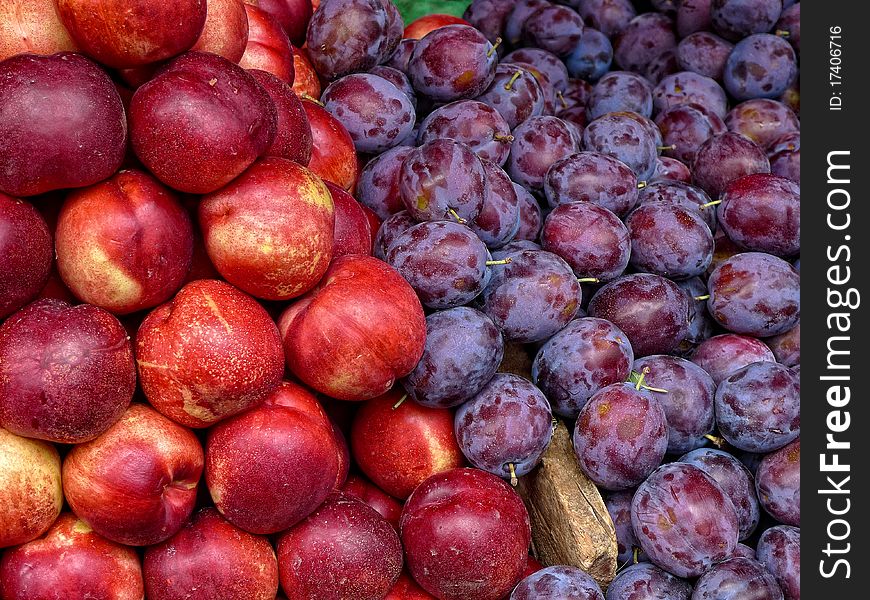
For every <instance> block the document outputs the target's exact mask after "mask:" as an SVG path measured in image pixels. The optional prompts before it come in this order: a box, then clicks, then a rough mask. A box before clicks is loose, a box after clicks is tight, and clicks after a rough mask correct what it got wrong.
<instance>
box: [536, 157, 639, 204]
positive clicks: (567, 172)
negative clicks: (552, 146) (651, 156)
mask: <svg viewBox="0 0 870 600" xmlns="http://www.w3.org/2000/svg"><path fill="white" fill-rule="evenodd" d="M544 194H545V195H546V196H547V203H548V204H549V205H550V206H551V207H552V208H556V207H557V206H558V205H560V204H566V203H569V202H591V203H593V204H597V205H598V206H601V207H604V208H606V209H607V210H609V211H611V212H613V213H615V214H616V215H617V216H619V217H624V216H625V215H626V214H628V213H629V212H630V211H631V210H632V209H634V207H635V206H636V205H637V201H638V182H637V176H636V175H635V174H634V171H632V170H631V168H630V167H629V166H628V165H626V164H625V163H624V162H622V161H620V160H618V159H616V158H614V157H612V156H608V155H606V154H600V153H597V152H578V153H576V154H572V155H571V156H569V157H567V158H564V159H562V160H559V161H557V162H554V163H553V164H552V165H551V166H550V168H549V169H548V171H547V176H546V179H545V180H544Z"/></svg>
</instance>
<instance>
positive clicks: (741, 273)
mask: <svg viewBox="0 0 870 600" xmlns="http://www.w3.org/2000/svg"><path fill="white" fill-rule="evenodd" d="M707 288H708V290H709V292H710V299H709V300H707V308H708V309H709V311H710V314H711V315H712V316H713V318H714V319H716V321H717V322H718V323H719V324H720V325H722V326H723V327H725V328H726V329H728V330H729V331H733V332H734V333H741V334H745V335H751V336H756V337H768V336H773V335H779V334H781V333H785V332H786V331H788V330H789V329H791V328H792V327H794V326H795V325H796V324H797V323H798V321H799V320H800V274H799V273H798V272H797V270H796V269H795V268H794V267H793V266H792V265H790V264H789V263H787V262H786V261H784V260H782V259H780V258H777V257H775V256H772V255H770V254H763V253H760V252H745V253H743V254H736V255H735V256H733V257H731V258H729V259H728V260H726V261H724V262H723V263H721V264H720V265H719V266H717V267H716V269H715V270H714V271H713V273H712V274H711V275H710V278H709V279H708V281H707ZM738 290H740V291H739V292H738Z"/></svg>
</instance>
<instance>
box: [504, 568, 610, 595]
mask: <svg viewBox="0 0 870 600" xmlns="http://www.w3.org/2000/svg"><path fill="white" fill-rule="evenodd" d="M535 599H537V600H557V599H563V600H604V594H602V593H601V588H600V587H598V584H597V583H596V582H595V580H594V579H592V577H590V576H589V575H587V574H586V573H585V572H583V571H582V570H581V569H578V568H577V567H547V568H546V569H541V570H540V571H537V572H535V573H533V574H532V575H529V576H528V577H526V578H525V579H523V580H522V581H520V582H519V583H518V584H517V587H515V588H514V591H513V593H511V600H535Z"/></svg>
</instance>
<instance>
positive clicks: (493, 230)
mask: <svg viewBox="0 0 870 600" xmlns="http://www.w3.org/2000/svg"><path fill="white" fill-rule="evenodd" d="M481 162H482V163H483V168H484V170H486V181H487V184H488V185H487V194H486V200H484V202H483V208H482V209H481V211H480V214H479V215H477V218H476V219H475V220H474V221H473V222H471V223H470V224H469V227H471V230H472V231H473V232H474V233H476V234H477V237H479V238H480V239H481V240H482V241H483V243H484V244H486V245H487V247H488V248H490V249H493V248H501V247H502V246H504V245H505V244H507V243H508V242H510V241H511V240H512V239H514V236H515V235H516V234H517V230H518V229H519V227H520V205H519V199H518V198H517V192H516V189H514V184H513V182H512V181H511V179H510V177H508V175H507V173H505V172H504V171H503V170H502V168H501V167H499V166H498V165H497V164H495V163H492V162H490V161H488V160H486V159H481Z"/></svg>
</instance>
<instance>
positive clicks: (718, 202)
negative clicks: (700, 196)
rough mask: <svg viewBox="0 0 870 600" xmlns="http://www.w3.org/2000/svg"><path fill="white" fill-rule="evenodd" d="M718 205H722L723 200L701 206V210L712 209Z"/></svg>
mask: <svg viewBox="0 0 870 600" xmlns="http://www.w3.org/2000/svg"><path fill="white" fill-rule="evenodd" d="M718 204H722V201H721V200H713V201H712V202H707V203H706V204H702V205H701V210H704V209H707V208H710V207H711V206H716V205H718Z"/></svg>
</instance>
